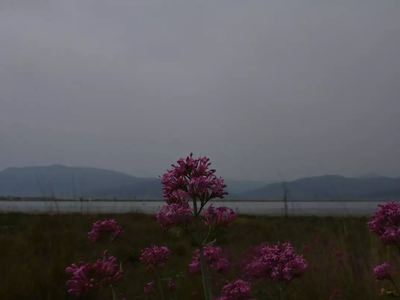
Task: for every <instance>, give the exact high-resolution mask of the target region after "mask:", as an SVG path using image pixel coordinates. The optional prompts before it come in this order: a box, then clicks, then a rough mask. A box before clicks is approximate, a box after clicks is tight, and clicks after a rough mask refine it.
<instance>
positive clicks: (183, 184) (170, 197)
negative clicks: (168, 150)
mask: <svg viewBox="0 0 400 300" xmlns="http://www.w3.org/2000/svg"><path fill="white" fill-rule="evenodd" d="M209 166H210V163H209V159H208V158H206V157H199V158H197V159H194V158H193V154H192V153H191V154H190V156H188V157H187V158H186V159H183V158H181V159H179V160H178V162H177V165H172V170H169V171H168V172H167V173H165V174H164V175H163V178H162V180H161V183H162V184H163V186H164V187H163V195H164V197H165V198H166V199H167V203H169V204H171V203H177V202H179V201H180V199H181V196H185V197H186V196H190V197H191V198H192V199H199V200H200V201H201V202H202V203H206V202H207V201H209V200H210V199H213V198H223V197H224V195H226V194H227V193H226V192H224V189H225V187H226V184H225V183H224V180H223V179H222V178H217V176H216V175H215V174H214V173H215V170H213V169H209ZM177 191H182V192H184V193H185V194H179V193H177ZM177 200H178V201H177Z"/></svg>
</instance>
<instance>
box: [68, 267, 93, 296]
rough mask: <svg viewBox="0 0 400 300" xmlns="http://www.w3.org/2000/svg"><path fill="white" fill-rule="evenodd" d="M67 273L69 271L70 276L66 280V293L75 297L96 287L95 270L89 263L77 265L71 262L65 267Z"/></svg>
mask: <svg viewBox="0 0 400 300" xmlns="http://www.w3.org/2000/svg"><path fill="white" fill-rule="evenodd" d="M66 272H67V273H71V274H72V277H71V279H70V280H68V281H67V287H68V293H70V294H71V295H73V296H75V297H80V296H81V295H82V294H84V293H86V292H89V291H91V290H92V289H94V288H95V287H97V285H98V283H97V282H96V281H95V279H94V277H95V272H94V270H93V267H92V265H91V264H90V263H86V264H85V263H83V262H80V263H79V267H78V266H77V265H75V264H72V266H71V267H68V268H67V269H66Z"/></svg>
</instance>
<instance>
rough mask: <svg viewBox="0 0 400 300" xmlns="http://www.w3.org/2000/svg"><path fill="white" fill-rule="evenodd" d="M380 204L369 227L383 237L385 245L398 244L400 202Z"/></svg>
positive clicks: (399, 235) (399, 237)
mask: <svg viewBox="0 0 400 300" xmlns="http://www.w3.org/2000/svg"><path fill="white" fill-rule="evenodd" d="M378 206H379V209H378V210H377V211H376V212H375V213H374V214H373V215H372V221H370V222H368V227H369V228H370V230H371V232H374V233H377V234H378V235H379V236H380V237H381V241H382V243H384V244H385V245H397V244H398V243H399V242H400V203H399V202H388V203H387V204H385V205H378Z"/></svg>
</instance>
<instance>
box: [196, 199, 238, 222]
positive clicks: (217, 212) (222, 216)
mask: <svg viewBox="0 0 400 300" xmlns="http://www.w3.org/2000/svg"><path fill="white" fill-rule="evenodd" d="M203 217H204V221H203V222H204V224H205V225H206V226H207V227H219V226H225V227H231V226H233V221H235V220H236V218H237V214H236V212H234V211H233V210H232V209H231V208H228V207H226V206H222V207H217V208H214V207H213V205H212V204H211V205H210V206H209V207H208V209H207V210H205V211H204V212H203Z"/></svg>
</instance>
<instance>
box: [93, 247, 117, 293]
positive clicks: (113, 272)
mask: <svg viewBox="0 0 400 300" xmlns="http://www.w3.org/2000/svg"><path fill="white" fill-rule="evenodd" d="M107 254H108V251H107V250H106V251H104V254H103V260H101V259H98V260H97V262H96V263H95V264H93V269H94V271H95V272H96V275H97V276H98V277H99V278H100V279H99V281H100V284H101V286H108V285H113V286H115V285H116V284H117V283H118V282H119V281H120V280H121V278H122V276H123V274H124V273H123V271H121V270H120V268H119V266H118V264H117V263H116V261H117V259H116V258H115V257H113V256H111V257H109V258H108V259H106V257H107Z"/></svg>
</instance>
